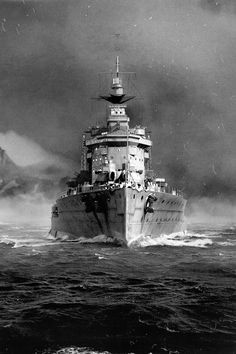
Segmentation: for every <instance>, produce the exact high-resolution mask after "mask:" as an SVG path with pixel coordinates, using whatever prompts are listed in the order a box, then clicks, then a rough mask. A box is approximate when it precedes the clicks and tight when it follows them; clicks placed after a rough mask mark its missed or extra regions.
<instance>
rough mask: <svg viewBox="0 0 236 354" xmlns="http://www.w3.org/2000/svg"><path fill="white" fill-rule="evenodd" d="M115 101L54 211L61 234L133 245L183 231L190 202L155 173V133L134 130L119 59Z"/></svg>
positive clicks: (90, 136)
mask: <svg viewBox="0 0 236 354" xmlns="http://www.w3.org/2000/svg"><path fill="white" fill-rule="evenodd" d="M100 98H101V99H104V100H106V101H108V102H109V107H108V115H107V122H106V123H107V124H106V126H104V127H100V126H95V127H92V128H90V129H88V130H86V131H85V132H84V134H83V136H82V153H81V172H80V174H79V175H78V176H76V178H74V179H71V180H70V181H68V183H67V184H68V189H67V191H66V192H65V193H63V194H62V195H61V196H60V197H59V198H58V199H57V201H56V204H55V205H54V206H53V210H52V228H51V233H52V234H53V235H55V236H59V235H61V234H62V235H64V234H66V235H67V236H68V237H72V238H78V237H86V238H91V237H95V236H98V235H100V234H104V235H106V236H107V237H113V238H118V239H121V240H123V241H125V242H128V243H129V242H130V241H132V240H133V239H134V238H136V237H137V236H139V235H148V236H151V237H155V236H159V235H160V234H170V233H173V232H178V231H181V230H183V227H184V207H185V203H186V201H185V200H184V199H183V197H182V196H181V195H180V194H179V193H178V191H177V190H176V189H173V188H169V187H168V185H167V183H166V181H165V179H164V178H160V177H159V176H157V175H156V174H155V173H154V171H152V170H151V147H152V141H151V139H150V134H149V133H148V132H147V131H146V129H145V128H144V127H142V126H135V127H133V128H130V126H129V123H130V118H129V117H128V115H127V112H126V108H127V105H126V102H128V101H129V100H131V99H132V98H134V96H128V95H126V94H125V93H124V88H123V84H122V80H121V78H120V75H119V58H118V57H117V59H116V73H115V75H114V77H113V80H112V86H111V93H110V95H107V96H100Z"/></svg>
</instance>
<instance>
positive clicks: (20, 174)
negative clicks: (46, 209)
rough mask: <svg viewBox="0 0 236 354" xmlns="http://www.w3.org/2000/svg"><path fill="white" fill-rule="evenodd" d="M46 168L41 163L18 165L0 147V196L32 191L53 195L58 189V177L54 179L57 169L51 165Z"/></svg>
mask: <svg viewBox="0 0 236 354" xmlns="http://www.w3.org/2000/svg"><path fill="white" fill-rule="evenodd" d="M48 169H49V167H48V166H47V167H45V168H43V166H42V165H41V164H39V166H38V165H37V164H35V165H32V166H29V167H24V168H23V167H21V166H18V165H17V164H15V163H14V161H12V160H11V158H10V157H9V156H8V155H7V152H6V151H5V150H4V149H2V148H1V147H0V198H1V197H11V196H15V195H20V194H27V193H33V192H39V193H43V194H45V196H47V197H49V198H50V197H53V196H54V195H55V192H56V191H58V184H59V180H58V179H59V178H58V179H56V177H55V176H56V172H57V171H56V170H55V169H54V168H53V166H52V167H51V169H49V170H48ZM60 177H61V176H60Z"/></svg>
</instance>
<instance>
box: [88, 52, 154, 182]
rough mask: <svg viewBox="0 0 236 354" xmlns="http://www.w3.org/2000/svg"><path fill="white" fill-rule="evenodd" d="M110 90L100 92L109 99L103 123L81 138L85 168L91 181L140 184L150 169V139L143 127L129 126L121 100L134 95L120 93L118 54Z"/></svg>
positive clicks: (121, 91)
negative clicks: (103, 124) (82, 139)
mask: <svg viewBox="0 0 236 354" xmlns="http://www.w3.org/2000/svg"><path fill="white" fill-rule="evenodd" d="M111 91H112V92H111V93H110V95H108V96H100V98H101V99H104V100H106V101H108V102H109V103H111V104H110V105H109V107H108V108H109V111H108V115H107V125H106V127H104V128H100V127H96V128H91V129H90V130H89V131H87V137H86V139H85V141H84V149H86V152H85V154H83V156H84V155H86V159H85V160H86V169H87V170H89V174H90V176H91V183H92V184H94V183H95V184H96V183H99V182H104V181H113V182H114V181H126V182H128V183H131V184H132V183H133V184H136V185H140V186H143V184H144V179H145V171H146V170H149V169H150V149H151V146H152V142H151V140H150V136H149V134H147V132H146V129H145V128H144V127H141V126H136V127H134V128H130V127H129V122H130V118H129V117H128V115H127V113H126V108H127V105H126V104H124V102H127V101H128V100H130V99H132V98H134V96H127V95H126V94H125V93H124V89H123V84H122V80H121V78H120V76H119V58H118V57H117V60H116V74H115V76H114V78H113V80H112V86H111ZM84 157H85V156H84Z"/></svg>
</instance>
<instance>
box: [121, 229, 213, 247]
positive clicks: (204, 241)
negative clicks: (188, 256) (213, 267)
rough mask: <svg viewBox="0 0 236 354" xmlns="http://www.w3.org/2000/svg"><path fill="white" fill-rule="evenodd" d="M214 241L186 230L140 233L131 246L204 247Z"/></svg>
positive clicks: (130, 243) (131, 242)
mask: <svg viewBox="0 0 236 354" xmlns="http://www.w3.org/2000/svg"><path fill="white" fill-rule="evenodd" d="M212 244H213V241H212V240H211V239H210V238H209V237H207V236H206V235H202V234H191V233H190V234H188V233H186V232H178V233H173V234H170V235H165V234H163V235H160V236H152V237H151V236H145V235H143V234H141V235H139V236H138V237H137V238H135V239H133V240H131V241H130V242H129V244H128V246H129V247H148V246H172V247H183V246H188V247H200V248H204V247H207V246H211V245H212Z"/></svg>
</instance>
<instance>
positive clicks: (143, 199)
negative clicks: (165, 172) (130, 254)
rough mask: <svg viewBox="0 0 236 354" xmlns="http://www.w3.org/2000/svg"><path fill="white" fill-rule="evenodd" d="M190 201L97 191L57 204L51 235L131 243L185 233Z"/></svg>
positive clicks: (159, 195) (158, 194) (161, 195)
mask: <svg viewBox="0 0 236 354" xmlns="http://www.w3.org/2000/svg"><path fill="white" fill-rule="evenodd" d="M185 204H186V201H185V200H184V199H183V198H182V197H181V196H177V195H172V194H169V193H161V192H150V191H145V190H141V191H138V190H137V189H132V188H130V187H129V188H127V187H124V188H118V189H114V190H108V189H107V190H102V191H101V190H97V191H96V190H95V191H94V190H93V191H89V192H86V193H78V194H75V195H69V196H64V197H62V198H59V199H58V200H57V201H56V204H55V206H54V208H53V210H54V211H53V213H52V226H51V231H50V233H51V234H52V235H54V236H55V237H60V236H67V237H68V238H69V239H77V238H79V237H83V238H94V237H96V236H98V235H106V236H107V237H112V238H115V239H119V240H121V241H123V242H125V243H130V242H132V241H133V240H134V239H136V238H137V237H138V236H139V235H144V236H150V237H156V236H159V235H161V234H171V233H174V232H180V231H183V230H184V208H185Z"/></svg>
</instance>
